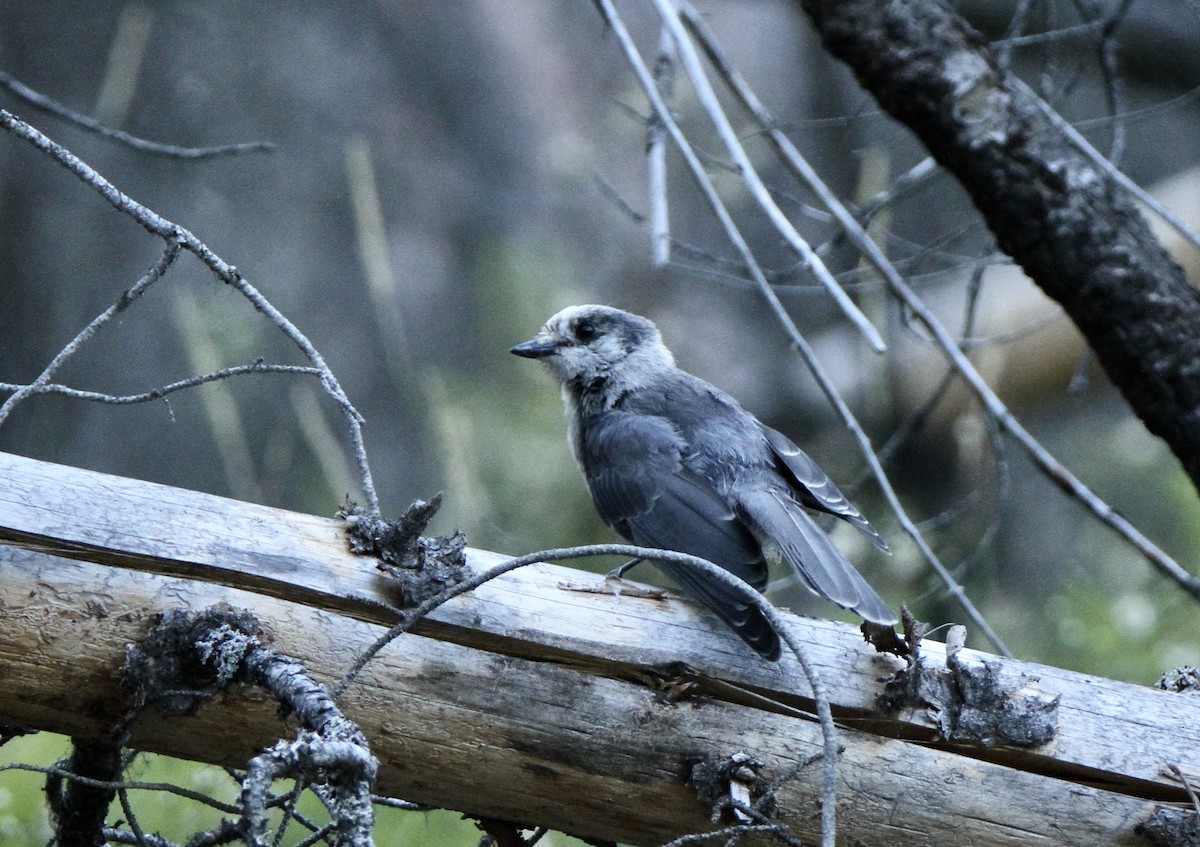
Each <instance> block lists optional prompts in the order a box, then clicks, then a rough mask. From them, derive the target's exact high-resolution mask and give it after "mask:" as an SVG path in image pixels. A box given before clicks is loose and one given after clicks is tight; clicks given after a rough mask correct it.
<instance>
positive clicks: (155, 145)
mask: <svg viewBox="0 0 1200 847" xmlns="http://www.w3.org/2000/svg"><path fill="white" fill-rule="evenodd" d="M0 86H3V87H4V88H7V89H8V90H9V92H11V93H12V94H13V95H14V96H16V97H19V98H20V99H22V100H24V101H25V102H26V103H28V104H29V105H31V106H33V107H34V108H35V109H40V110H42V111H43V112H47V113H49V114H51V115H54V116H55V117H58V118H62V119H63V120H65V121H69V122H70V123H73V124H75V125H76V126H78V127H82V128H83V129H86V130H87V131H88V132H93V133H95V134H96V135H99V136H100V137H101V138H107V139H110V140H111V141H116V142H119V143H121V144H124V145H125V146H127V147H131V148H133V149H134V150H137V151H139V152H141V153H149V154H150V155H153V156H166V157H169V158H172V159H214V158H217V157H219V156H243V155H245V154H247V153H270V152H271V151H273V150H274V149H275V145H274V144H273V143H272V142H270V141H248V142H244V143H241V144H219V145H215V146H211V147H180V146H179V145H176V144H161V143H159V142H157V141H148V140H146V139H144V138H138V137H137V136H135V135H130V134H129V133H127V132H122V131H121V130H119V129H114V128H113V127H110V126H106V125H104V124H102V123H100V121H98V120H96V119H95V118H90V117H88V116H87V115H83V114H80V113H79V112H76V111H74V110H72V109H68V108H67V107H66V106H64V105H62V104H61V103H59V102H58V101H57V100H52V99H51V98H49V97H47V96H46V95H44V94H42V93H41V92H38V91H34V90H33V89H32V88H30V87H29V86H27V85H25V84H24V83H23V82H21V81H20V80H18V79H17V78H16V77H14V76H12V75H11V74H7V73H4V72H3V71H0Z"/></svg>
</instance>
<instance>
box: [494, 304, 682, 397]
mask: <svg viewBox="0 0 1200 847" xmlns="http://www.w3.org/2000/svg"><path fill="white" fill-rule="evenodd" d="M512 352H513V353H515V354H517V355H518V356H524V357H525V358H527V359H539V360H541V361H542V362H545V363H546V365H548V366H549V368H550V370H551V371H553V372H554V375H555V376H556V377H558V380H559V382H561V383H562V384H563V385H573V384H574V385H578V386H580V387H586V386H589V385H592V384H594V383H596V382H597V381H604V382H607V383H613V384H614V385H615V386H620V387H621V388H622V389H629V388H634V387H636V386H637V385H638V384H641V383H643V382H645V381H646V380H647V379H649V378H651V377H654V376H656V375H658V374H660V373H662V372H663V371H664V370H668V369H670V368H673V367H674V366H675V359H674V358H673V357H672V356H671V352H670V351H669V350H668V349H667V348H666V347H664V346H663V343H662V336H661V335H660V334H659V332H658V327H656V326H655V325H654V324H653V323H652V322H651V321H649V320H647V319H646V318H643V317H642V316H641V315H634V314H631V313H629V312H623V311H621V310H620V309H613V308H610V307H608V306H568V307H567V308H566V309H563V310H562V311H561V312H559V313H558V314H557V315H555V316H554V317H552V318H550V320H548V321H546V325H545V326H543V327H542V328H541V330H540V331H539V332H538V334H537V335H535V336H534V337H533V338H531V339H530V340H529V341H526V342H525V343H524V344H518V345H517V346H516V347H514V348H512Z"/></svg>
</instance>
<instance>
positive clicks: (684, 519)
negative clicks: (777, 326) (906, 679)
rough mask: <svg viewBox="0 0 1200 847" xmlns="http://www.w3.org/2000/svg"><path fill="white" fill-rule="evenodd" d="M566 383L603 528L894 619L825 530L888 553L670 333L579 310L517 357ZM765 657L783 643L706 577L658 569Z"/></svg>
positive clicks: (599, 309)
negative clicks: (824, 521)
mask: <svg viewBox="0 0 1200 847" xmlns="http://www.w3.org/2000/svg"><path fill="white" fill-rule="evenodd" d="M512 352H513V353H516V354H517V355H518V356H524V357H526V358H529V359H540V360H541V361H543V362H545V363H546V364H547V365H548V366H549V367H550V370H551V371H553V372H554V375H555V376H556V377H557V378H558V381H559V382H560V383H561V384H562V395H563V400H564V401H565V402H566V405H567V428H568V437H569V439H570V442H571V448H572V450H573V451H574V453H575V458H576V460H578V462H579V465H580V467H581V468H582V469H583V475H584V477H585V478H586V480H587V485H588V489H589V490H590V491H591V494H592V500H593V501H594V502H595V504H596V509H597V510H598V511H599V512H600V517H601V518H603V520H604V522H605V523H606V524H608V525H609V526H611V527H612V528H613V529H615V530H616V531H617V532H619V533H620V534H621V535H622V536H624V537H625V538H626V539H628V540H629V541H630V542H632V543H634V544H638V545H641V546H645V547H658V548H662V549H666V550H675V551H678V552H681V553H690V554H692V555H695V556H700V557H702V558H705V559H708V560H709V561H711V562H713V563H714V564H717V565H720V566H721V567H723V568H725V569H726V570H728V571H729V572H730V573H733V574H736V575H737V576H739V577H741V578H742V579H743V580H745V581H746V582H748V583H750V584H751V585H752V586H754V587H755V588H757V589H758V590H759V591H762V590H763V589H764V588H765V587H766V584H767V563H768V562H775V561H778V560H780V559H782V560H783V561H786V562H788V563H789V564H790V565H791V566H792V567H793V568H795V570H796V572H797V573H798V574H799V575H800V577H801V579H803V580H804V583H805V585H807V586H808V587H809V588H810V589H811V590H812V591H814V592H815V593H817V594H819V595H820V596H822V597H824V598H826V599H827V600H831V601H833V602H834V603H836V604H837V605H839V606H841V607H843V608H845V609H850V610H852V611H854V612H856V613H858V614H859V615H860V616H861V617H863V618H865V619H866V620H868V621H874V622H875V623H880V624H892V623H894V622H895V620H896V616H895V614H893V612H892V610H891V609H890V608H888V605H887V604H886V603H884V602H883V600H881V599H880V597H879V595H878V594H876V593H875V591H874V590H873V589H872V588H871V586H870V585H868V584H867V582H866V580H864V579H863V578H862V577H861V576H860V575H859V573H858V571H856V570H855V569H854V566H853V565H851V564H850V562H849V561H848V560H847V559H846V557H845V556H844V555H843V554H842V552H841V551H840V550H839V549H838V548H837V547H836V546H834V544H833V542H832V541H831V540H830V538H829V536H828V535H826V534H825V532H824V531H823V530H822V529H821V528H820V527H819V526H817V524H816V523H815V522H814V521H813V519H812V517H810V516H809V514H808V512H807V511H806V508H807V509H813V510H815V511H818V512H825V513H828V514H831V515H834V516H836V517H839V518H841V519H842V520H844V521H847V522H848V523H850V524H852V525H853V526H855V527H857V528H858V529H859V530H861V531H862V532H863V533H864V534H865V535H866V536H867V537H868V538H870V539H871V541H872V542H874V543H875V545H876V546H877V547H879V548H880V549H881V550H884V551H887V545H886V544H885V543H884V541H883V539H882V538H881V537H880V536H879V533H877V532H876V531H875V530H874V529H873V528H872V527H871V525H870V524H869V523H867V520H866V518H864V517H863V516H862V513H860V512H859V511H858V509H856V508H855V507H854V505H853V504H852V503H850V501H848V500H847V499H846V497H845V496H844V495H843V494H842V492H840V491H839V490H838V489H837V486H835V485H834V484H833V483H832V482H831V481H830V479H829V477H827V476H826V475H825V473H824V472H823V471H822V470H821V469H820V468H819V467H817V463H816V462H814V461H813V460H812V459H811V458H810V457H809V456H808V455H807V454H806V453H805V452H804V451H803V450H801V449H800V448H799V447H797V446H796V445H795V444H793V443H792V442H791V441H790V440H788V438H787V437H785V436H784V435H782V434H780V433H778V432H776V431H775V430H773V429H771V428H770V427H769V426H765V425H763V424H762V423H760V422H759V421H758V419H757V418H755V417H754V416H753V415H751V414H750V413H749V412H747V411H746V410H745V409H743V408H742V407H741V405H739V404H738V402H737V401H736V400H734V399H733V398H732V397H730V396H729V395H728V394H726V393H724V392H723V391H721V390H720V389H718V388H716V387H714V386H712V385H710V384H709V383H707V382H705V381H704V380H702V379H699V378H698V377H695V376H692V375H691V374H689V373H687V372H685V371H682V370H680V369H679V368H677V367H675V359H674V357H672V355H671V352H670V351H669V350H668V349H667V348H666V347H664V346H663V343H662V336H661V335H659V332H658V328H657V327H656V326H655V325H654V324H653V323H651V322H650V321H649V320H647V319H646V318H643V317H641V316H639V315H633V314H630V313H629V312H623V311H621V310H619V309H612V308H609V307H607V306H571V307H569V308H566V309H563V310H562V311H561V312H559V313H558V314H557V315H555V316H554V317H552V318H550V320H548V321H547V322H546V325H545V326H544V327H542V329H541V331H540V332H538V334H537V335H535V336H534V337H533V338H532V339H530V340H529V341H526V342H525V343H524V344H518V345H517V346H516V347H514V348H512ZM654 564H655V565H657V566H658V567H659V568H660V569H661V570H663V571H664V572H665V573H666V574H667V575H668V576H670V577H671V578H672V579H673V580H675V582H677V583H678V584H679V585H680V586H681V587H682V588H683V589H684V590H685V591H686V592H687V593H688V594H690V595H691V596H692V597H694V598H695V599H696V600H699V601H700V602H701V603H703V604H704V605H705V606H707V607H708V608H709V609H711V610H712V611H713V612H715V613H716V614H717V615H718V617H720V618H721V619H722V620H723V621H725V622H726V623H727V624H729V626H731V627H732V628H733V629H734V630H735V631H736V632H737V634H738V635H740V636H741V637H742V639H743V640H745V642H746V643H747V644H749V645H750V646H751V647H753V648H754V649H755V650H757V651H758V652H759V653H760V654H761V655H762V656H763V657H765V658H767V659H770V660H772V661H774V660H775V659H778V658H779V649H780V648H779V635H778V634H777V633H776V632H775V631H774V630H773V629H772V628H771V626H770V624H769V623H768V622H767V620H766V618H764V617H763V615H762V613H761V612H759V611H758V608H757V607H756V606H754V605H753V604H751V603H748V602H747V601H745V600H744V599H742V598H741V597H739V596H738V595H737V594H736V593H735V592H734V591H732V590H730V589H729V588H727V587H726V586H725V585H723V584H720V583H718V582H716V581H714V580H712V579H711V578H710V577H707V576H705V575H704V574H703V573H701V572H699V571H697V570H695V569H691V568H688V567H685V566H683V565H678V564H673V563H670V562H658V561H656V562H654Z"/></svg>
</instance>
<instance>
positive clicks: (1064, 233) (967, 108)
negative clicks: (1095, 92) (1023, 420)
mask: <svg viewBox="0 0 1200 847" xmlns="http://www.w3.org/2000/svg"><path fill="white" fill-rule="evenodd" d="M799 5H800V6H801V7H802V8H803V9H804V11H805V12H807V13H808V15H809V17H810V18H811V19H812V20H813V22H814V23H815V25H816V27H817V29H818V30H819V31H820V33H821V37H822V39H823V40H824V43H825V46H826V47H827V48H828V49H829V51H830V52H831V53H833V55H835V56H837V57H838V58H840V59H841V60H842V61H844V62H846V63H847V64H848V65H850V67H851V68H852V69H853V70H854V73H855V74H856V76H857V77H858V79H859V81H860V83H862V85H863V86H864V87H865V88H866V89H867V90H868V91H870V92H871V93H872V94H874V95H875V97H876V99H877V100H878V101H879V103H880V105H882V106H883V107H884V109H885V110H887V111H888V112H889V113H890V114H892V115H893V116H894V117H895V118H897V119H898V120H900V121H902V122H903V123H905V124H907V125H908V126H909V128H911V129H912V130H913V132H915V133H916V134H917V136H918V137H919V138H920V139H921V140H922V141H923V142H924V144H925V145H926V147H928V148H929V150H930V152H931V153H932V154H933V155H934V157H935V158H936V159H937V160H938V161H939V162H940V163H941V164H942V165H943V166H944V167H946V168H947V169H948V170H949V171H950V172H951V173H952V174H954V175H955V176H956V177H957V178H958V180H959V181H960V182H961V183H962V185H963V187H964V188H965V189H966V190H967V192H968V193H969V194H970V195H971V198H972V199H973V200H974V202H975V205H976V206H977V207H978V208H979V210H980V211H981V212H982V214H983V216H984V219H985V220H986V221H987V223H988V226H989V227H990V228H991V230H992V232H993V233H994V234H995V236H996V239H997V242H998V243H999V245H1000V247H1001V248H1002V249H1003V250H1004V251H1005V252H1007V253H1008V254H1009V255H1011V256H1012V257H1013V258H1014V259H1015V260H1016V261H1017V262H1018V263H1019V264H1020V265H1021V266H1022V267H1023V268H1024V269H1025V271H1026V272H1027V273H1028V274H1029V275H1030V277H1032V278H1033V279H1034V281H1035V282H1037V284H1038V285H1039V286H1041V287H1042V289H1043V290H1044V291H1045V292H1046V293H1047V294H1048V295H1050V296H1051V297H1053V298H1054V299H1055V300H1057V301H1058V302H1059V303H1061V304H1062V305H1063V307H1064V308H1065V309H1066V311H1067V313H1068V314H1069V315H1070V316H1071V319H1072V320H1073V321H1074V322H1075V324H1076V325H1077V326H1078V327H1079V328H1080V330H1081V331H1082V332H1083V334H1084V336H1085V337H1086V338H1087V339H1088V342H1089V344H1090V345H1091V347H1092V348H1093V349H1094V350H1095V351H1096V354H1097V356H1098V358H1099V360H1100V362H1101V364H1102V365H1103V366H1104V369H1105V371H1106V372H1107V373H1108V375H1109V377H1110V378H1111V379H1112V381H1113V382H1114V383H1115V384H1116V385H1117V386H1118V387H1119V388H1120V390H1121V391H1122V393H1123V394H1124V395H1125V397H1126V399H1127V400H1128V401H1129V403H1130V404H1131V405H1132V406H1133V409H1134V411H1135V412H1136V413H1137V415H1138V417H1140V418H1141V419H1142V420H1143V421H1144V422H1145V424H1146V426H1147V427H1148V428H1149V429H1150V431H1151V432H1153V433H1154V434H1156V435H1158V436H1159V437H1161V438H1162V439H1163V440H1164V441H1166V442H1167V444H1168V445H1169V446H1170V447H1171V449H1172V451H1174V453H1175V455H1176V456H1177V457H1178V458H1179V460H1180V462H1181V463H1182V464H1183V467H1184V469H1185V471H1186V472H1187V473H1188V475H1189V476H1190V477H1191V479H1192V482H1193V484H1198V485H1200V370H1198V365H1197V363H1198V362H1200V292H1197V290H1196V289H1195V288H1194V287H1193V286H1191V285H1190V283H1189V282H1188V280H1187V278H1186V276H1185V275H1184V273H1183V271H1182V269H1181V268H1180V267H1179V265H1178V264H1176V263H1175V262H1174V261H1173V260H1172V259H1171V258H1170V256H1168V255H1167V253H1166V251H1165V250H1163V248H1162V246H1161V245H1160V244H1159V243H1158V241H1157V240H1156V239H1155V238H1154V236H1153V234H1152V233H1151V232H1150V229H1149V227H1148V226H1147V224H1146V222H1145V220H1144V219H1143V218H1142V216H1141V215H1140V214H1139V213H1138V211H1137V208H1136V207H1135V205H1134V204H1133V203H1132V202H1131V200H1130V199H1129V197H1128V196H1127V195H1126V193H1125V192H1124V191H1123V190H1122V188H1121V187H1119V186H1118V182H1117V180H1116V179H1115V178H1114V172H1113V170H1112V169H1110V168H1102V167H1098V166H1097V164H1096V162H1095V160H1094V159H1093V158H1089V157H1088V156H1085V155H1083V154H1082V153H1080V151H1079V148H1078V145H1077V144H1076V143H1075V142H1073V141H1072V139H1070V138H1068V137H1066V135H1065V134H1064V132H1063V130H1062V126H1061V124H1058V123H1057V122H1054V121H1051V120H1050V119H1049V118H1048V117H1047V114H1046V110H1045V109H1044V108H1043V106H1042V105H1041V104H1040V103H1039V102H1038V101H1037V100H1036V99H1035V98H1033V97H1032V96H1031V95H1030V93H1029V91H1028V89H1027V88H1026V87H1025V86H1023V85H1022V84H1020V83H1019V81H1018V80H1017V79H1016V78H1015V77H1014V76H1012V74H1011V73H1009V72H1007V71H1005V70H1004V69H1003V68H1002V67H1001V66H1000V65H999V64H998V63H997V61H996V58H995V56H994V55H993V54H992V53H991V52H990V51H989V50H988V49H987V47H986V46H985V45H984V44H983V43H982V41H981V39H980V38H979V36H978V35H977V34H976V33H975V32H974V31H973V30H972V29H971V28H970V27H969V26H968V25H967V24H966V23H965V22H964V21H963V20H962V19H961V18H959V17H958V16H957V15H956V14H955V13H954V12H953V11H952V10H950V9H949V8H948V7H947V6H945V5H944V4H943V3H941V2H935V0H898V2H894V3H886V4H885V3H878V2H873V0H849V1H848V2H847V0H799Z"/></svg>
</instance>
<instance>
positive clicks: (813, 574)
mask: <svg viewBox="0 0 1200 847" xmlns="http://www.w3.org/2000/svg"><path fill="white" fill-rule="evenodd" d="M738 502H739V506H740V508H741V509H742V510H743V511H744V512H745V514H746V516H747V518H748V519H749V520H750V521H752V522H753V524H754V526H755V527H757V528H758V531H759V532H760V533H761V534H762V535H763V536H765V537H766V538H769V539H771V541H773V542H774V543H775V544H777V545H778V546H779V549H780V551H781V552H782V553H783V556H784V558H785V559H787V561H788V562H789V563H790V564H791V565H792V567H794V568H795V569H796V572H797V573H798V574H799V575H800V577H801V578H802V579H803V580H804V582H805V584H807V585H808V587H809V588H811V589H812V590H813V591H814V592H815V593H817V594H819V595H820V596H822V597H824V598H825V599H827V600H831V601H832V602H834V603H836V604H837V605H839V606H841V607H842V608H843V609H849V610H851V611H852V612H855V613H856V614H858V615H859V616H860V617H862V618H863V619H865V620H868V621H874V622H875V623H880V624H893V623H895V622H896V614H895V613H894V612H893V611H892V610H891V608H890V607H889V606H888V604H887V603H885V602H884V601H883V599H882V598H881V597H880V596H879V595H878V594H877V593H875V589H873V588H872V587H871V586H870V585H869V584H868V583H867V581H866V580H865V579H863V578H862V576H861V575H860V574H859V572H858V571H856V570H855V569H854V566H853V565H852V564H850V560H849V559H847V558H846V556H845V554H844V553H842V551H841V550H839V549H838V548H837V545H835V544H834V543H833V539H831V538H830V537H829V536H828V535H827V534H826V533H825V531H824V530H823V529H821V528H820V527H819V526H817V524H816V522H815V521H814V520H813V519H812V518H811V517H810V516H809V514H808V513H807V512H806V511H805V510H804V507H803V506H801V505H800V504H799V503H797V502H796V501H795V500H793V499H791V498H790V497H788V496H787V495H786V494H784V493H782V492H780V491H772V490H770V489H754V490H751V491H747V492H744V493H743V494H742V495H741V496H740V497H739V501H738Z"/></svg>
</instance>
